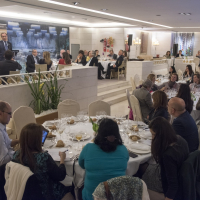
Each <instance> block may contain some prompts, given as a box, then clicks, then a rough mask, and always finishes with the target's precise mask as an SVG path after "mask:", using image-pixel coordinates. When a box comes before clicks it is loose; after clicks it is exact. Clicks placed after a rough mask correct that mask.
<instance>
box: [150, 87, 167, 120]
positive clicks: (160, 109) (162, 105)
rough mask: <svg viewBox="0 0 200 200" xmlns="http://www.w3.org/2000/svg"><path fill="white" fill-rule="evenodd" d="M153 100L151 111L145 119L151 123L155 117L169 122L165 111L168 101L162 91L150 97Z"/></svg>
mask: <svg viewBox="0 0 200 200" xmlns="http://www.w3.org/2000/svg"><path fill="white" fill-rule="evenodd" d="M152 99H153V109H152V110H151V112H150V113H149V116H148V117H147V119H148V120H149V122H150V121H152V120H153V119H154V118H156V117H164V118H165V119H167V120H169V118H170V117H169V113H168V110H167V104H168V99H167V95H166V94H165V92H163V91H160V90H158V91H156V92H154V93H153V95H152Z"/></svg>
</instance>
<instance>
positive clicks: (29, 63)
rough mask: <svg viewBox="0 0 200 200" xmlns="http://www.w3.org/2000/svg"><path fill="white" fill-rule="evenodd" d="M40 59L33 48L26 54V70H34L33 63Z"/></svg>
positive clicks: (38, 61)
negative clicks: (30, 52) (29, 53)
mask: <svg viewBox="0 0 200 200" xmlns="http://www.w3.org/2000/svg"><path fill="white" fill-rule="evenodd" d="M39 63H40V60H39V58H38V57H37V50H36V49H33V50H32V54H31V55H28V56H27V62H26V71H27V72H29V73H31V72H34V71H35V64H39Z"/></svg>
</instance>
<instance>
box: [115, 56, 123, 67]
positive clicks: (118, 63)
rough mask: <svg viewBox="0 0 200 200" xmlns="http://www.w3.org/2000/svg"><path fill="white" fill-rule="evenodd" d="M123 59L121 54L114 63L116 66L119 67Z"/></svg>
mask: <svg viewBox="0 0 200 200" xmlns="http://www.w3.org/2000/svg"><path fill="white" fill-rule="evenodd" d="M123 59H124V57H123V56H122V55H121V56H120V57H119V58H118V59H117V61H116V63H115V65H116V67H119V66H120V65H121V64H122V62H123Z"/></svg>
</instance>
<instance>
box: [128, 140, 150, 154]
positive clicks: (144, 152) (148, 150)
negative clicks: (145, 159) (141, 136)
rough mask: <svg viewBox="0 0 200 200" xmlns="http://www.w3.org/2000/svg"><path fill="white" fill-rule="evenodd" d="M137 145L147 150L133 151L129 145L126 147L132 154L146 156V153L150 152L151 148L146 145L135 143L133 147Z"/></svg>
mask: <svg viewBox="0 0 200 200" xmlns="http://www.w3.org/2000/svg"><path fill="white" fill-rule="evenodd" d="M137 144H138V145H142V146H144V147H146V148H147V150H140V149H134V148H133V147H131V144H129V145H128V146H127V148H128V150H129V151H131V152H134V153H138V154H147V153H150V152H151V147H150V146H148V145H146V144H142V143H135V144H134V145H137Z"/></svg>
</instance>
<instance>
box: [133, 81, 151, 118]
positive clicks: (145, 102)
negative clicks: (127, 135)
mask: <svg viewBox="0 0 200 200" xmlns="http://www.w3.org/2000/svg"><path fill="white" fill-rule="evenodd" d="M152 84H153V83H152V82H151V80H149V79H146V80H145V81H144V82H143V84H142V87H141V88H139V89H135V90H134V91H133V93H132V94H133V95H134V96H135V97H136V98H137V99H138V101H139V103H140V108H141V112H142V118H143V120H145V119H146V118H147V116H148V115H149V113H150V111H151V109H153V102H152V99H151V94H150V90H151V87H152Z"/></svg>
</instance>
